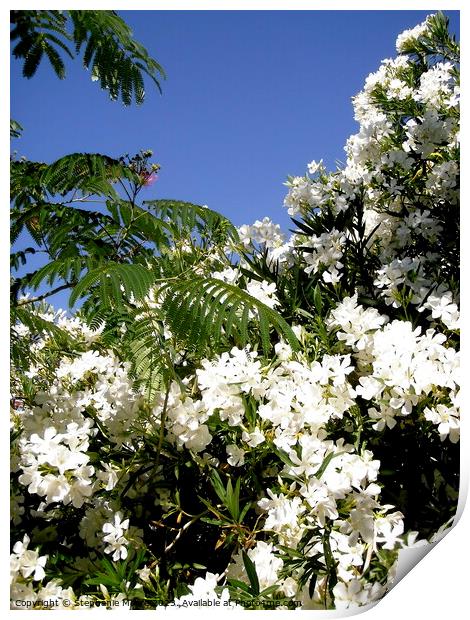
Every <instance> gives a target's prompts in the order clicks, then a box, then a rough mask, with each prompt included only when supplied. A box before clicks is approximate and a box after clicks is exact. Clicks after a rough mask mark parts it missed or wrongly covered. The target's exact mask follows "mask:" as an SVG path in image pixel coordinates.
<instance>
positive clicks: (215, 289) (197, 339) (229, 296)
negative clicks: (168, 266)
mask: <svg viewBox="0 0 470 620" xmlns="http://www.w3.org/2000/svg"><path fill="white" fill-rule="evenodd" d="M160 292H161V293H162V294H163V295H164V301H163V304H162V311H163V312H164V313H165V320H166V322H167V323H168V325H169V326H170V329H171V331H172V332H173V334H174V335H175V337H176V338H177V340H178V341H179V342H180V343H181V344H182V345H184V346H185V347H187V348H188V349H189V350H192V351H198V352H201V351H203V350H204V349H205V348H207V347H210V346H216V345H217V344H219V343H220V342H221V341H222V340H223V339H229V338H235V339H236V340H238V341H239V343H238V344H239V345H241V346H243V345H245V344H248V341H249V340H248V335H249V323H250V321H254V322H255V325H257V328H258V329H259V331H260V334H261V339H262V346H263V350H264V352H265V353H266V354H268V352H269V350H270V347H271V342H270V331H271V329H272V328H274V330H275V331H276V332H277V333H278V334H279V336H281V337H282V338H284V339H285V340H286V341H287V342H288V343H289V344H290V345H291V347H292V348H293V349H294V350H298V348H299V342H298V340H297V338H296V336H295V334H294V332H293V331H292V329H291V328H290V327H289V325H288V323H287V322H286V321H285V320H284V319H283V317H282V316H281V315H280V314H279V313H278V312H276V311H275V310H273V309H272V308H269V307H268V306H266V305H265V304H263V303H262V302H261V301H259V300H258V299H256V298H254V297H252V296H251V295H249V294H248V293H247V292H246V291H243V290H241V289H240V288H238V287H237V286H234V285H232V284H228V283H226V282H223V281H221V280H217V279H215V278H203V277H193V278H192V279H191V280H188V281H186V280H183V281H181V280H180V281H176V282H175V281H171V282H168V283H166V284H165V285H164V286H163V287H162V288H161V289H160ZM250 316H253V319H250Z"/></svg>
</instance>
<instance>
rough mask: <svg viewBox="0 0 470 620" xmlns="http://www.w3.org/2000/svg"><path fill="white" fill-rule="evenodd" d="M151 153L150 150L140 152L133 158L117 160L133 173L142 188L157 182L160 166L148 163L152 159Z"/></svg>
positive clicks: (124, 157)
mask: <svg viewBox="0 0 470 620" xmlns="http://www.w3.org/2000/svg"><path fill="white" fill-rule="evenodd" d="M152 155H153V151H151V150H150V149H147V150H145V151H144V150H142V151H140V152H139V153H137V154H136V155H134V156H133V157H129V155H124V156H123V157H120V158H119V161H120V162H121V163H123V164H125V165H127V167H128V168H130V170H132V171H133V172H135V173H136V174H137V176H138V177H139V179H140V182H141V184H142V185H143V186H145V187H148V186H149V185H152V184H153V183H155V181H156V180H157V173H158V171H159V170H160V167H161V166H160V164H154V163H150V162H149V159H150V158H151V157H152Z"/></svg>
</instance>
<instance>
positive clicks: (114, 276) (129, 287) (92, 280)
mask: <svg viewBox="0 0 470 620" xmlns="http://www.w3.org/2000/svg"><path fill="white" fill-rule="evenodd" d="M153 282H154V276H153V274H152V272H150V271H149V270H148V269H146V268H145V267H143V266H142V265H138V264H137V265H129V264H121V263H105V264H104V265H100V266H99V267H96V268H94V269H90V270H89V271H88V273H87V274H86V275H85V276H84V277H83V278H82V279H81V280H80V281H79V282H78V284H77V285H76V286H75V288H74V289H73V291H72V294H71V295H70V300H69V305H70V307H72V306H73V305H74V304H75V303H76V302H77V301H78V299H80V298H81V297H83V296H85V295H87V294H89V293H90V291H91V289H92V288H94V287H99V295H100V298H101V301H102V304H103V306H108V307H109V306H110V305H111V304H110V298H111V299H113V300H114V301H115V302H117V303H119V302H120V301H121V299H122V297H123V296H126V297H127V299H130V298H131V297H133V298H134V299H135V300H139V299H143V298H144V297H145V295H147V294H148V291H149V288H150V286H151V285H152V284H153ZM121 287H122V289H123V290H122V289H121Z"/></svg>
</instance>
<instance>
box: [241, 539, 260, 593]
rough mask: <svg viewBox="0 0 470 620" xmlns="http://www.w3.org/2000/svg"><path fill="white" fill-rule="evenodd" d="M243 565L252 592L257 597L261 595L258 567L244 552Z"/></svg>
mask: <svg viewBox="0 0 470 620" xmlns="http://www.w3.org/2000/svg"><path fill="white" fill-rule="evenodd" d="M242 558H243V564H244V565H245V570H246V574H247V575H248V579H249V580H250V585H251V591H252V592H253V594H254V595H255V596H258V594H259V581H258V575H257V574H256V566H255V565H254V563H253V562H252V561H251V560H250V558H249V557H248V554H247V553H246V551H244V550H243V551H242Z"/></svg>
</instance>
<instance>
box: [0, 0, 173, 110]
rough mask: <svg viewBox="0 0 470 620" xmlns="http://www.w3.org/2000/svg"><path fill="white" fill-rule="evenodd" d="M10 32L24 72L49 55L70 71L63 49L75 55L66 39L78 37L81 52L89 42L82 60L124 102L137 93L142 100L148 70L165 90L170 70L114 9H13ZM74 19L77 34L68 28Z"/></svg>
mask: <svg viewBox="0 0 470 620" xmlns="http://www.w3.org/2000/svg"><path fill="white" fill-rule="evenodd" d="M11 22H12V24H13V28H12V30H11V32H10V37H11V40H12V41H17V43H16V44H15V46H14V48H13V52H12V53H13V56H14V57H15V58H18V59H23V60H24V63H23V75H24V76H25V77H27V78H31V77H32V76H33V75H34V74H35V73H36V71H37V69H38V67H39V64H40V62H41V60H42V58H43V57H44V55H46V56H47V57H48V59H49V61H50V63H51V65H52V67H53V69H54V71H55V73H56V75H57V76H58V77H59V78H63V77H65V65H64V62H63V60H62V58H61V55H60V53H61V52H62V53H65V54H66V55H67V56H69V57H71V58H73V57H74V54H73V53H72V52H71V51H70V49H69V47H68V45H67V42H68V41H73V43H74V45H75V53H76V54H78V53H79V52H80V51H81V49H82V47H83V46H84V45H85V50H84V55H83V65H84V67H85V68H87V69H91V72H92V76H93V77H96V78H98V80H99V83H100V86H101V88H103V89H104V90H107V91H108V93H109V95H110V97H111V99H112V100H117V99H119V98H121V100H122V102H123V103H124V105H130V104H131V103H132V100H133V99H134V100H135V102H136V103H137V104H140V103H142V102H143V100H144V97H145V90H144V87H143V75H144V74H145V75H146V76H148V77H149V78H150V79H151V80H152V81H153V82H154V83H155V85H156V86H157V88H158V89H159V90H160V92H161V86H160V81H159V80H160V79H164V78H165V72H164V71H163V69H162V67H161V66H160V65H159V64H158V62H157V61H156V60H155V59H153V58H152V57H151V56H149V53H148V51H147V50H146V49H145V47H143V46H142V45H141V44H140V43H138V42H137V41H135V40H134V39H133V37H132V32H131V30H130V28H129V27H128V26H127V24H126V23H125V22H124V21H123V20H122V19H121V18H120V17H119V16H118V15H117V13H116V12H115V11H96V10H93V11H84V10H70V11H45V10H40V11H33V10H28V11H12V12H11ZM67 22H71V26H72V34H69V32H67V29H66V26H67Z"/></svg>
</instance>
